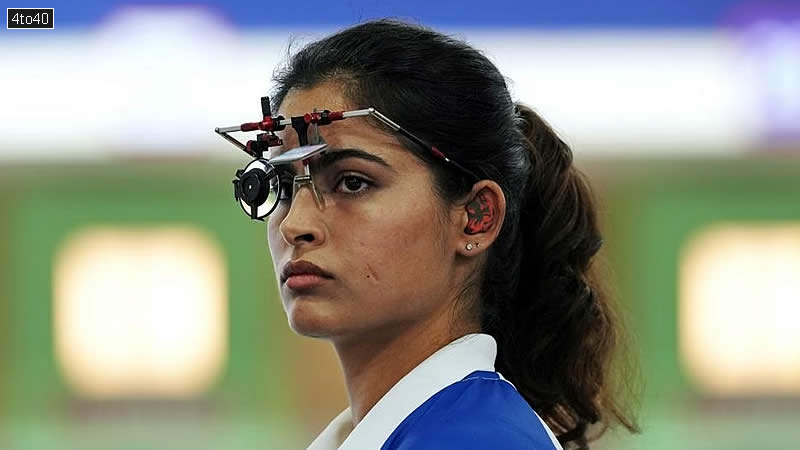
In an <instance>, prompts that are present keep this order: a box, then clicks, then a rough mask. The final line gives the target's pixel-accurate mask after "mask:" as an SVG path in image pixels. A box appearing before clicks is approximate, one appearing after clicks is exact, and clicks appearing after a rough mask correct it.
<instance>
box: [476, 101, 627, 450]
mask: <svg viewBox="0 0 800 450" xmlns="http://www.w3.org/2000/svg"><path fill="white" fill-rule="evenodd" d="M515 117H516V120H517V124H518V129H519V131H520V132H521V133H522V134H523V135H524V137H525V140H526V143H527V147H528V149H529V151H530V158H531V170H530V175H529V178H528V185H527V189H526V192H525V194H524V198H523V201H522V203H521V207H520V214H519V217H520V218H519V228H518V233H516V242H515V244H514V246H515V247H517V248H518V249H519V252H520V257H519V272H518V273H517V277H518V280H519V282H518V284H517V286H516V290H515V292H512V293H511V295H510V298H509V299H507V305H506V307H504V308H499V310H498V311H496V312H495V313H496V314H498V316H497V317H493V318H491V319H492V320H486V321H484V327H486V326H488V327H489V330H487V332H489V333H490V334H492V335H493V336H494V337H495V339H496V340H497V342H498V358H497V363H496V366H497V370H498V371H499V372H501V373H503V374H504V375H505V376H506V377H507V378H508V379H509V380H510V381H511V382H512V383H514V385H515V386H516V387H517V389H518V390H519V392H520V394H522V396H523V397H524V398H525V399H526V400H527V401H528V403H529V404H530V405H531V407H532V408H533V409H534V410H535V411H537V412H538V413H539V415H540V416H541V417H542V419H543V420H544V421H545V422H546V423H547V424H548V425H549V426H550V428H551V429H552V430H553V431H554V432H555V433H556V435H557V436H558V439H559V441H560V442H561V443H562V445H564V446H565V448H567V449H569V448H575V449H586V448H588V443H587V442H588V438H587V431H588V428H589V426H590V425H595V424H597V425H599V426H601V427H602V429H604V428H605V427H607V426H608V424H609V423H610V422H611V421H612V420H613V421H618V422H620V423H622V424H623V425H624V426H625V427H626V428H628V429H629V430H631V431H636V430H637V428H636V425H635V424H634V423H633V421H632V420H630V419H628V418H627V417H626V415H625V413H624V412H623V410H622V408H621V407H620V406H619V405H618V401H616V400H615V397H614V396H613V394H614V392H613V391H612V389H611V388H610V386H609V385H610V380H609V370H610V367H609V365H610V362H611V361H612V359H613V356H614V355H613V354H614V351H615V348H616V346H617V341H618V332H617V327H618V324H617V319H616V318H615V316H614V313H613V309H612V307H611V304H610V301H609V298H608V296H607V295H606V293H605V292H604V291H603V289H602V286H601V284H600V282H599V280H598V279H597V278H596V277H595V275H594V270H593V269H594V268H593V265H592V263H593V260H594V256H595V254H596V253H597V252H598V250H599V249H600V247H601V246H602V242H603V240H602V236H601V235H600V232H599V230H598V226H597V217H596V209H595V206H594V200H593V198H592V194H591V190H590V188H589V185H588V183H587V182H586V179H585V177H584V175H583V174H582V173H581V172H580V171H579V170H578V169H576V168H575V166H573V164H572V151H571V150H570V148H569V146H567V144H566V143H565V142H564V141H563V140H561V139H560V138H559V137H558V136H557V135H556V134H555V132H554V131H553V130H552V129H551V128H550V127H549V126H548V125H547V124H546V123H545V122H544V121H543V120H542V119H541V118H540V117H539V116H538V115H537V114H536V113H535V112H534V111H533V110H531V109H530V108H528V107H526V106H523V105H519V104H517V105H515ZM490 278H491V277H487V279H490ZM487 289H491V287H490V286H486V285H484V291H486V290H487ZM484 318H486V319H489V318H488V317H484ZM499 324H502V325H501V326H497V325H499ZM493 325H494V326H493ZM601 432H602V430H601Z"/></svg>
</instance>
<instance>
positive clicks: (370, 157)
mask: <svg viewBox="0 0 800 450" xmlns="http://www.w3.org/2000/svg"><path fill="white" fill-rule="evenodd" d="M348 158H358V159H363V160H366V161H371V162H374V163H378V164H380V165H382V166H383V167H386V168H387V169H389V170H391V171H392V172H396V171H395V170H394V168H393V167H392V166H391V165H390V164H389V163H388V162H386V160H384V159H383V158H381V157H380V156H378V155H374V154H372V153H368V152H365V151H364V150H361V149H358V148H332V149H328V150H326V151H324V152H323V153H322V154H321V155H320V156H319V161H318V164H319V166H320V168H326V167H328V166H330V165H332V164H334V163H336V162H338V161H341V160H343V159H348Z"/></svg>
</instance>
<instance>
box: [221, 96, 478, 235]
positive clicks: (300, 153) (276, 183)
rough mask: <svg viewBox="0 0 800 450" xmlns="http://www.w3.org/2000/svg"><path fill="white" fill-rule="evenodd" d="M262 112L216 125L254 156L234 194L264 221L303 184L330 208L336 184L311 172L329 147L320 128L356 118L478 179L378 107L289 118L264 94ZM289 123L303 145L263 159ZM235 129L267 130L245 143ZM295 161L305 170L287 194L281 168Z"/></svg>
mask: <svg viewBox="0 0 800 450" xmlns="http://www.w3.org/2000/svg"><path fill="white" fill-rule="evenodd" d="M261 111H262V113H263V116H264V118H263V120H261V121H260V122H249V123H243V124H241V125H237V126H230V127H221V128H215V129H214V131H215V132H216V133H217V134H219V135H220V136H222V138H224V139H225V140H227V141H228V142H230V143H231V144H233V145H235V146H236V147H237V148H239V149H240V150H242V151H244V152H245V153H247V154H248V155H250V156H251V157H253V160H252V161H250V163H249V164H247V166H245V168H244V169H239V170H237V171H236V178H235V179H234V180H233V194H234V198H235V199H236V201H237V202H238V203H239V205H240V206H241V207H242V210H243V211H244V212H245V214H247V216H248V217H250V218H251V219H253V220H261V221H263V220H264V217H267V216H268V215H270V214H272V213H273V212H274V211H275V209H276V208H277V206H278V203H279V202H280V201H281V200H284V199H285V198H282V197H281V195H284V194H286V195H289V196H290V197H291V198H294V196H296V195H297V193H298V192H299V191H300V189H301V188H303V187H308V188H309V189H310V190H311V193H312V196H313V198H314V201H315V202H316V204H317V206H318V207H319V208H320V209H321V210H324V209H325V196H324V194H327V193H329V192H331V188H330V187H329V185H330V184H331V183H327V182H322V183H321V182H320V180H318V182H317V183H315V182H314V179H313V178H312V173H311V161H312V159H313V158H314V156H316V155H320V154H322V153H324V152H325V150H326V149H327V147H328V146H327V144H325V143H324V142H322V139H321V138H320V135H319V127H320V126H322V125H329V124H330V123H331V122H334V121H337V120H344V119H349V118H351V117H365V116H371V117H374V118H375V119H377V120H378V121H379V122H381V123H382V124H384V125H386V126H387V127H389V128H390V129H392V130H393V131H395V132H396V133H399V134H400V135H402V136H404V137H406V138H407V139H409V140H411V141H412V142H414V143H415V144H416V145H419V146H420V147H421V148H423V149H425V150H426V151H428V152H430V154H431V155H432V156H433V157H434V158H436V159H439V160H442V161H444V162H445V163H447V164H449V165H451V166H453V167H455V168H456V169H458V170H460V171H461V172H463V173H465V174H467V175H469V176H470V177H472V178H473V179H475V180H476V181H477V180H478V179H479V178H478V177H477V176H476V175H475V174H474V173H473V172H471V171H469V170H468V169H466V168H464V167H463V166H461V165H460V164H458V163H457V162H455V161H453V160H452V159H450V158H448V157H447V156H446V155H445V154H444V153H442V152H441V151H440V150H439V149H438V148H436V147H435V146H433V145H431V144H429V143H427V142H425V141H424V140H422V139H420V138H418V137H417V136H415V135H414V134H412V133H411V132H409V131H407V130H406V129H404V128H403V127H401V126H400V125H398V124H397V123H395V122H394V121H392V120H391V119H389V118H388V117H386V116H385V115H383V114H381V113H380V112H379V111H377V110H376V109H375V108H366V109H357V110H354V111H329V110H324V111H321V112H320V111H317V110H316V109H315V110H314V111H313V112H310V113H306V114H304V115H302V116H296V117H291V118H288V119H286V118H284V117H283V116H277V117H272V112H271V110H270V103H269V97H261ZM287 126H291V127H292V128H293V129H294V130H295V131H296V132H297V137H298V140H299V143H300V146H299V147H296V148H292V149H289V150H287V151H286V152H284V153H282V154H280V155H278V156H276V157H274V158H271V159H267V158H264V156H263V155H264V152H266V151H268V150H269V148H270V147H277V146H281V145H283V140H282V139H281V138H280V137H278V136H277V135H276V134H275V132H276V131H281V130H284V129H285V128H286V127H287ZM309 128H310V129H311V142H309V138H308V130H309ZM236 131H262V133H260V134H258V135H257V136H256V140H254V141H253V140H250V141H247V143H245V144H243V143H241V142H239V141H238V140H236V139H235V138H234V137H232V136H231V135H230V133H232V132H236ZM296 161H302V163H303V171H304V173H303V174H302V175H294V176H293V183H292V186H293V189H292V192H283V191H284V190H286V189H288V188H286V187H284V185H285V184H287V183H286V180H285V176H284V179H283V180H282V179H281V175H280V174H281V173H288V172H289V171H284V170H279V169H283V168H280V167H279V166H281V165H285V164H291V163H293V162H296ZM315 176H316V175H315ZM321 178H325V177H321Z"/></svg>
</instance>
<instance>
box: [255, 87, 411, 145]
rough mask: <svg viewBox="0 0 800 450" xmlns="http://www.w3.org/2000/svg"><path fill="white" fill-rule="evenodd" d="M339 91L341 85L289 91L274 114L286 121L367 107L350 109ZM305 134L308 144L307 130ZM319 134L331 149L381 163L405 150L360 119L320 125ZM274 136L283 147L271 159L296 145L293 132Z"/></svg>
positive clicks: (386, 134) (393, 138)
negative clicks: (354, 152)
mask: <svg viewBox="0 0 800 450" xmlns="http://www.w3.org/2000/svg"><path fill="white" fill-rule="evenodd" d="M341 90H342V85H341V84H339V83H330V82H329V83H322V84H320V85H317V86H314V87H311V88H308V89H291V90H290V91H289V93H288V94H287V95H286V97H285V99H284V100H283V102H282V103H281V107H280V109H279V111H278V114H280V115H282V116H284V117H286V118H289V117H294V116H301V115H303V114H305V113H309V112H312V111H314V109H316V110H317V111H322V110H326V109H327V110H330V111H348V110H353V109H360V108H367V107H369V105H356V106H354V105H351V104H350V103H349V102H348V101H347V100H345V98H344V97H343V96H342V94H341ZM307 133H308V137H309V142H310V139H311V136H312V129H311V127H309V129H308V132H307ZM319 134H320V136H321V137H322V139H323V140H324V142H325V143H327V144H328V146H329V147H331V148H359V149H361V150H364V151H367V152H369V153H375V154H377V155H380V156H381V157H383V158H385V159H389V158H392V155H391V154H392V153H396V152H397V151H403V150H405V148H404V147H403V145H402V144H401V143H400V141H399V140H398V139H397V138H396V137H395V136H393V135H391V134H389V133H386V132H384V131H382V130H379V129H378V128H376V127H374V126H373V125H371V124H370V122H369V121H368V120H367V119H366V118H364V117H353V118H350V119H345V120H339V121H335V122H333V123H331V124H329V125H322V126H320V127H319ZM278 135H279V136H280V137H281V139H282V140H283V146H282V147H281V148H280V149H276V150H277V151H272V152H270V153H271V155H272V157H275V156H277V155H279V154H280V153H282V152H284V151H286V150H289V149H291V148H295V147H298V146H299V145H300V143H299V139H298V137H297V132H296V131H295V130H294V129H293V128H291V127H286V129H284V130H283V131H281V132H278ZM395 156H400V155H395Z"/></svg>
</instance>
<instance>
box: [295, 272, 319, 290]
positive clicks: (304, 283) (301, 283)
mask: <svg viewBox="0 0 800 450" xmlns="http://www.w3.org/2000/svg"><path fill="white" fill-rule="evenodd" d="M326 280H330V278H325V277H322V276H319V275H312V274H299V275H292V276H290V277H289V278H287V279H286V286H288V287H289V289H293V290H303V289H311V288H313V287H317V286H319V285H320V284H322V283H324V282H325V281H326Z"/></svg>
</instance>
